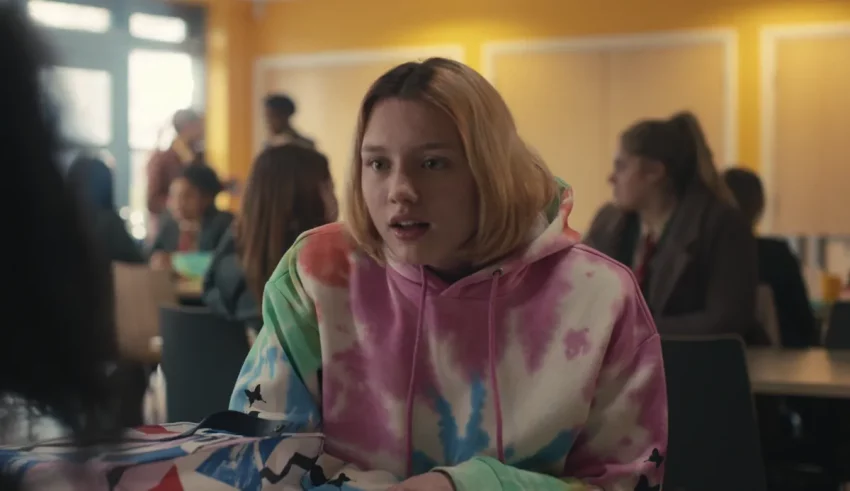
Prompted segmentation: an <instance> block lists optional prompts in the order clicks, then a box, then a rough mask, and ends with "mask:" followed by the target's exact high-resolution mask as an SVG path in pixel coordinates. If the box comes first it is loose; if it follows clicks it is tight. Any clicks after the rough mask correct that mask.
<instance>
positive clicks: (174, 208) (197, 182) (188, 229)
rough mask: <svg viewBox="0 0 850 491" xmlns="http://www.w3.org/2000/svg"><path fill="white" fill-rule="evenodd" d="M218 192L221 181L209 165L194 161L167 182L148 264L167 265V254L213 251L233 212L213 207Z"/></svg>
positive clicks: (168, 255) (168, 265)
mask: <svg viewBox="0 0 850 491" xmlns="http://www.w3.org/2000/svg"><path fill="white" fill-rule="evenodd" d="M221 191H222V184H221V181H219V179H218V175H216V173H215V171H214V170H213V169H212V167H210V166H208V165H206V164H203V163H194V164H190V165H189V166H187V167H185V168H183V172H182V173H181V174H180V175H179V176H178V177H176V178H175V179H174V180H173V181H172V182H171V189H170V191H169V193H168V211H169V214H168V215H167V216H166V218H165V220H164V222H163V223H162V227H161V229H160V231H159V234H158V235H157V237H156V240H155V241H154V244H153V247H152V252H151V266H152V267H154V268H156V269H170V268H171V253H173V252H196V251H210V252H211V251H214V250H215V248H216V247H218V244H219V242H220V241H221V238H222V237H223V236H224V234H225V232H227V229H228V228H229V227H230V223H231V222H232V221H233V215H232V214H230V213H228V212H226V211H221V210H219V209H218V208H216V205H215V198H216V196H218V194H219V193H220V192H221Z"/></svg>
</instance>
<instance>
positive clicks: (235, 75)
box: [173, 0, 255, 207]
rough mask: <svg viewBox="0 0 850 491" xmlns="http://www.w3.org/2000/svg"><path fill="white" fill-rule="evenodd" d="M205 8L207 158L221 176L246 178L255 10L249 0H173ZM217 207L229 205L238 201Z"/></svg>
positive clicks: (249, 136) (225, 199) (251, 99)
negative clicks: (247, 0)
mask: <svg viewBox="0 0 850 491" xmlns="http://www.w3.org/2000/svg"><path fill="white" fill-rule="evenodd" d="M173 1H177V2H185V3H193V4H198V5H203V6H205V7H206V8H207V39H206V42H207V56H206V70H207V80H206V96H207V107H206V122H207V128H206V130H207V135H206V146H207V149H206V151H207V158H208V160H209V162H210V164H211V165H212V166H214V167H215V168H216V169H217V170H218V171H219V173H220V174H221V176H222V178H236V179H238V180H240V181H243V182H244V179H245V177H246V176H247V175H248V171H249V170H250V166H251V158H252V155H251V153H252V145H251V141H252V128H251V121H252V119H251V118H252V115H251V108H252V107H253V106H252V104H253V102H252V101H253V80H252V74H253V58H254V52H255V48H254V42H255V37H254V35H253V29H254V21H255V18H254V14H253V9H252V6H251V4H250V3H249V2H244V1H237V0H173ZM223 198H224V200H223V201H224V203H219V205H220V206H223V207H227V206H228V205H229V204H230V205H232V206H233V207H235V206H237V205H238V203H236V202H233V203H228V200H227V196H223Z"/></svg>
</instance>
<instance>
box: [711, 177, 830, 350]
mask: <svg viewBox="0 0 850 491" xmlns="http://www.w3.org/2000/svg"><path fill="white" fill-rule="evenodd" d="M723 178H724V179H725V180H726V184H727V185H728V186H729V189H730V190H731V191H732V194H733V195H734V196H735V200H736V201H737V202H738V207H739V208H740V209H741V212H742V213H743V214H744V216H745V217H746V219H747V220H748V222H749V223H750V224H751V225H752V227H753V228H754V229H755V227H756V225H757V224H758V222H759V220H760V219H761V216H762V213H763V212H764V204H765V203H764V188H763V187H762V184H761V179H759V176H758V175H757V174H756V173H754V172H752V171H749V170H747V169H742V168H736V169H729V170H727V171H726V172H724V173H723ZM756 242H757V246H758V268H759V282H760V283H763V284H767V285H769V286H770V289H771V290H773V300H774V304H775V305H776V316H777V318H778V321H779V332H780V335H781V336H782V345H783V346H786V347H789V348H804V347H807V346H812V345H813V344H814V343H816V342H817V326H816V324H815V316H814V314H813V313H812V306H811V303H810V301H809V294H808V292H806V283H805V282H804V281H803V275H802V273H801V271H800V263H799V262H798V261H797V257H796V256H794V253H793V252H791V248H790V247H788V243H787V242H786V241H785V240H782V239H771V238H767V237H759V238H758V239H757V241H756Z"/></svg>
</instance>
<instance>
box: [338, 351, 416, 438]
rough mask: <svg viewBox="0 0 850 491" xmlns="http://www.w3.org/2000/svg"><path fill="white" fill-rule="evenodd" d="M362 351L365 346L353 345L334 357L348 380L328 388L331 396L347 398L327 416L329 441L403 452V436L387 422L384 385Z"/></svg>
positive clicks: (387, 414) (339, 398) (387, 412)
mask: <svg viewBox="0 0 850 491" xmlns="http://www.w3.org/2000/svg"><path fill="white" fill-rule="evenodd" d="M363 355H364V353H363V352H362V350H358V349H351V350H348V351H347V352H344V353H340V354H338V355H336V356H334V360H333V361H334V362H336V363H337V364H339V365H341V366H343V367H345V371H347V378H348V380H347V383H346V384H345V385H344V386H342V387H340V385H338V384H333V385H332V387H329V388H328V390H329V391H330V392H329V394H328V398H329V399H330V400H334V401H335V402H336V401H344V402H341V403H342V404H344V406H343V407H342V408H336V409H337V410H336V411H334V413H333V416H331V415H328V416H326V417H325V422H324V430H325V433H326V434H327V435H328V444H329V445H334V444H335V442H337V441H338V442H344V443H347V444H349V445H356V446H357V447H358V448H361V449H363V450H365V451H368V452H379V451H390V452H401V451H402V449H403V445H402V443H403V440H402V439H401V438H400V437H399V435H397V434H395V433H394V432H393V431H392V430H391V427H390V425H388V424H387V421H388V420H389V418H390V413H389V411H388V409H387V407H386V406H385V405H384V404H383V403H382V401H383V400H384V399H383V396H382V391H381V388H380V387H376V385H375V384H374V383H373V382H372V380H373V378H372V375H373V374H374V371H372V370H370V363H369V362H368V361H367V360H366V357H364V356H363ZM339 372H340V371H339V370H337V373H339ZM340 389H341V392H340Z"/></svg>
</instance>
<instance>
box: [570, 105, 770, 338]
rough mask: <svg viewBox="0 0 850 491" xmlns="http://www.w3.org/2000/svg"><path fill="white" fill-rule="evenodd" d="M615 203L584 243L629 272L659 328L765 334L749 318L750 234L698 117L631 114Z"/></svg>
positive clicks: (752, 288)
mask: <svg viewBox="0 0 850 491" xmlns="http://www.w3.org/2000/svg"><path fill="white" fill-rule="evenodd" d="M609 181H610V183H611V186H612V187H613V191H614V196H613V197H614V200H613V203H610V204H607V205H605V206H603V207H602V209H600V210H599V212H598V213H597V215H596V218H594V220H593V223H592V224H591V226H590V230H589V231H588V232H587V234H586V236H585V238H584V240H585V243H586V244H588V245H590V246H591V247H593V248H595V249H597V250H599V251H600V252H603V253H605V254H608V255H609V256H611V257H613V258H614V259H616V260H618V261H620V262H621V263H623V264H625V265H627V266H629V267H631V268H632V270H633V271H634V273H635V276H636V277H637V279H638V282H639V284H640V286H641V289H642V290H643V294H644V297H645V298H646V302H647V304H649V308H650V310H651V311H652V315H653V317H654V318H655V325H656V326H657V327H658V332H659V333H661V335H694V336H699V335H703V336H704V335H713V334H739V335H741V336H743V337H746V338H747V340H748V341H750V342H752V343H756V342H764V340H765V339H766V336H764V332H763V331H761V330H760V329H758V323H757V322H756V292H757V288H758V274H757V268H756V241H755V238H754V237H753V234H752V232H751V231H750V227H749V224H748V223H746V221H745V220H744V218H743V217H742V216H741V214H740V213H739V211H738V210H737V209H736V207H735V204H734V200H733V199H732V197H731V194H730V193H729V190H728V189H726V185H725V183H724V182H723V180H722V179H721V178H720V176H719V174H718V172H717V169H716V167H715V165H714V158H713V156H712V151H711V149H710V148H709V146H708V143H707V141H706V138H705V135H704V134H703V131H702V128H701V125H700V124H699V121H698V120H697V118H696V117H695V116H694V115H693V114H691V113H688V112H684V113H679V114H676V115H674V116H673V117H671V118H670V119H667V120H644V121H638V122H636V123H635V124H633V125H632V126H630V127H629V128H628V129H626V130H625V131H624V132H623V133H622V134H621V135H620V142H619V152H618V154H617V158H616V161H615V162H614V169H613V172H612V173H611V176H610V177H609Z"/></svg>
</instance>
